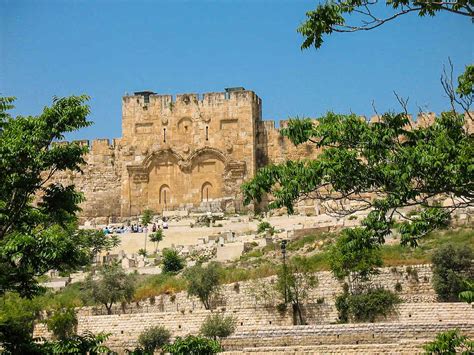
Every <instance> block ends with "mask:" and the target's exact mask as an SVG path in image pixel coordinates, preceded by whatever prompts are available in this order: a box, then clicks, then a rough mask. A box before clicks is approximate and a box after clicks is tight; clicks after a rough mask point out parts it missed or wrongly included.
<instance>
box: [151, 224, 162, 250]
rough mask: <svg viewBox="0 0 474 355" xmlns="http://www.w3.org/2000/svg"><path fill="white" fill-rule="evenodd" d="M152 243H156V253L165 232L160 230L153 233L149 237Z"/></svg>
mask: <svg viewBox="0 0 474 355" xmlns="http://www.w3.org/2000/svg"><path fill="white" fill-rule="evenodd" d="M149 239H150V242H152V243H155V253H156V251H157V250H158V243H159V242H161V241H162V240H163V231H162V230H161V229H158V230H157V231H156V232H154V233H151V234H150V236H149Z"/></svg>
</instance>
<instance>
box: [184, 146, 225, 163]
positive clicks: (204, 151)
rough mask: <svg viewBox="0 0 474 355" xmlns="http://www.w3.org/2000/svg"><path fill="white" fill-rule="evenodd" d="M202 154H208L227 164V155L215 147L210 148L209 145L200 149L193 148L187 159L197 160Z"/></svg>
mask: <svg viewBox="0 0 474 355" xmlns="http://www.w3.org/2000/svg"><path fill="white" fill-rule="evenodd" d="M203 155H209V156H210V157H212V158H214V159H219V160H220V161H221V162H223V163H224V165H226V164H227V160H228V159H227V157H226V155H225V154H224V153H222V152H221V151H220V150H219V149H216V148H211V147H205V148H201V149H197V150H195V151H194V152H193V153H192V154H191V155H190V156H189V158H188V161H190V162H192V161H194V160H197V159H198V158H199V157H201V156H203Z"/></svg>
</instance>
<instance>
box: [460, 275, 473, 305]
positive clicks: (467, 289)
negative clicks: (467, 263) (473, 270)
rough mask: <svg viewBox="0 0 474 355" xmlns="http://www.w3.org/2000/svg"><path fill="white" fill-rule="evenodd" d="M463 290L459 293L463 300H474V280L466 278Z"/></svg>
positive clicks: (471, 301) (470, 301)
mask: <svg viewBox="0 0 474 355" xmlns="http://www.w3.org/2000/svg"><path fill="white" fill-rule="evenodd" d="M463 290H464V291H462V292H460V293H459V295H458V297H459V299H460V300H461V301H463V302H467V303H473V302H474V280H464V287H463Z"/></svg>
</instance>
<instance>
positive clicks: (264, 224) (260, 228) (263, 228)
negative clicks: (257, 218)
mask: <svg viewBox="0 0 474 355" xmlns="http://www.w3.org/2000/svg"><path fill="white" fill-rule="evenodd" d="M267 229H268V230H269V232H270V234H271V235H273V234H274V233H275V228H273V227H272V225H271V224H270V223H268V222H265V221H263V222H260V223H259V224H258V227H257V233H263V232H265V231H266V230H267Z"/></svg>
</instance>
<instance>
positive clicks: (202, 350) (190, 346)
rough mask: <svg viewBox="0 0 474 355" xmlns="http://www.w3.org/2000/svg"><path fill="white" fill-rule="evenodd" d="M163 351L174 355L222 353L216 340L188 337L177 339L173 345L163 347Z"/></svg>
mask: <svg viewBox="0 0 474 355" xmlns="http://www.w3.org/2000/svg"><path fill="white" fill-rule="evenodd" d="M163 350H164V351H167V352H169V353H170V354H175V355H212V354H217V353H218V352H220V351H222V348H221V345H220V344H219V342H218V341H217V340H212V339H208V338H203V337H198V336H194V335H188V336H187V337H185V338H181V337H177V338H176V340H175V341H174V343H173V344H168V345H165V346H164V347H163Z"/></svg>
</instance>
